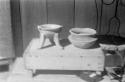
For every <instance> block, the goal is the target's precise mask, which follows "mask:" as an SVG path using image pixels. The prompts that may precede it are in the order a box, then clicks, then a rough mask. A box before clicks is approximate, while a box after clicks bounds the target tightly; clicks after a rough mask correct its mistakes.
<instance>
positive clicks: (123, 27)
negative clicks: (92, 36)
mask: <svg viewBox="0 0 125 82" xmlns="http://www.w3.org/2000/svg"><path fill="white" fill-rule="evenodd" d="M123 1H124V2H125V0H123ZM123 4H124V3H123ZM124 14H125V7H124V6H119V8H118V17H119V19H120V30H119V33H120V35H121V36H122V37H125V16H124Z"/></svg>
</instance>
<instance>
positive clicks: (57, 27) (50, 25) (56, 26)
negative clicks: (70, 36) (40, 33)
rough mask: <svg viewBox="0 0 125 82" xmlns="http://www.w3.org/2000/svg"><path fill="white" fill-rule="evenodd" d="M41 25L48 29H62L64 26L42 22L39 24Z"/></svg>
mask: <svg viewBox="0 0 125 82" xmlns="http://www.w3.org/2000/svg"><path fill="white" fill-rule="evenodd" d="M38 26H40V27H41V28H42V29H46V30H55V29H60V28H62V27H63V26H62V25H59V24H42V25H38Z"/></svg>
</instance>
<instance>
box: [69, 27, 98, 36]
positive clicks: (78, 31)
mask: <svg viewBox="0 0 125 82" xmlns="http://www.w3.org/2000/svg"><path fill="white" fill-rule="evenodd" d="M70 33H71V34H76V35H94V34H96V30H94V29H91V28H72V29H70Z"/></svg>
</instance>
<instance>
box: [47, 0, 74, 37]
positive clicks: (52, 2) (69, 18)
mask: <svg viewBox="0 0 125 82" xmlns="http://www.w3.org/2000/svg"><path fill="white" fill-rule="evenodd" d="M47 7H48V9H47V10H48V23H54V24H61V25H63V26H64V29H63V31H62V33H61V38H66V37H67V35H68V34H69V32H68V31H69V29H70V28H72V27H73V20H74V18H73V17H74V0H47Z"/></svg>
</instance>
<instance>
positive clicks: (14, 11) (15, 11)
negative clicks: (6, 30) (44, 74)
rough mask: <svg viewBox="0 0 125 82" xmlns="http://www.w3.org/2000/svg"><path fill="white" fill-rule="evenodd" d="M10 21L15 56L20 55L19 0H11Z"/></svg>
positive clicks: (21, 46) (21, 45) (21, 41)
mask: <svg viewBox="0 0 125 82" xmlns="http://www.w3.org/2000/svg"><path fill="white" fill-rule="evenodd" d="M10 4H11V23H12V32H13V39H14V46H15V54H16V56H22V53H23V40H22V26H21V16H20V3H19V0H11V2H10Z"/></svg>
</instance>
